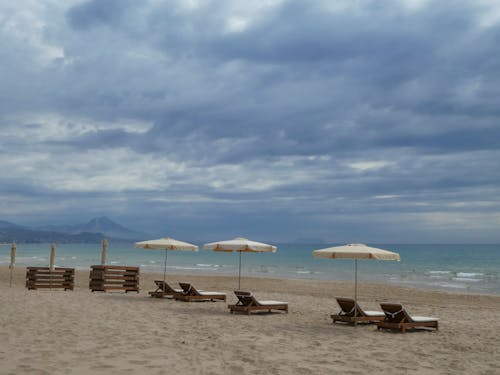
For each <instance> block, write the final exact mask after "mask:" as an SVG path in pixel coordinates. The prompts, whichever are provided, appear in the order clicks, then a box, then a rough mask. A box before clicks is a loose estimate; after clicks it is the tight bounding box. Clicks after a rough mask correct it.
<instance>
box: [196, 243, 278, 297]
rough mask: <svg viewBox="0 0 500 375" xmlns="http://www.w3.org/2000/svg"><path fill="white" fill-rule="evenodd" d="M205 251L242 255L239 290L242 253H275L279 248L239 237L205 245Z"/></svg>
mask: <svg viewBox="0 0 500 375" xmlns="http://www.w3.org/2000/svg"><path fill="white" fill-rule="evenodd" d="M203 248H204V249H205V250H213V251H222V252H232V251H237V252H239V253H240V256H239V268H238V290H239V289H240V285H241V253H243V252H246V253H262V252H270V253H275V252H276V250H278V248H277V247H276V246H273V245H268V244H265V243H262V242H256V241H250V240H248V239H246V238H243V237H237V238H235V239H233V240H227V241H219V242H211V243H207V244H205V245H203Z"/></svg>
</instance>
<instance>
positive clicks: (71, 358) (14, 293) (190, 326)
mask: <svg viewBox="0 0 500 375" xmlns="http://www.w3.org/2000/svg"><path fill="white" fill-rule="evenodd" d="M88 276H89V273H88V272H85V271H78V272H77V275H76V281H75V283H76V287H75V290H74V291H67V292H63V291H55V290H54V291H47V290H34V291H33V290H31V291H29V290H27V289H26V288H25V281H24V278H25V269H24V268H21V267H19V268H18V269H16V270H15V276H14V285H13V287H12V288H11V287H9V270H8V269H7V268H5V267H3V268H0V327H1V329H0V373H1V374H27V373H29V374H31V373H32V374H88V373H99V374H101V373H102V374H104V373H137V372H139V373H142V374H167V373H169V374H172V373H177V374H235V373H237V374H332V373H338V374H363V373H385V374H456V373H468V374H498V371H499V370H498V369H499V368H500V338H499V335H498V332H499V331H500V320H499V319H498V318H499V316H500V314H499V311H500V297H499V296H484V295H461V294H453V293H446V292H438V291H430V290H421V289H412V288H400V287H394V286H388V285H377V284H366V283H362V284H360V288H359V300H360V303H361V305H362V306H363V307H364V308H365V309H379V307H378V303H379V302H383V301H394V302H401V303H403V304H404V305H405V306H406V307H407V308H408V310H409V311H410V313H412V314H414V315H426V316H434V317H438V318H439V319H440V329H439V331H437V332H430V331H426V332H409V333H406V334H400V333H391V332H387V331H377V330H376V328H375V327H374V326H372V325H369V326H358V327H356V328H354V327H351V326H344V325H341V324H336V325H333V324H332V322H331V319H330V314H331V313H335V312H338V310H339V309H338V306H337V304H336V302H335V300H334V298H333V297H334V296H347V297H349V296H351V295H352V293H353V286H352V284H351V283H346V282H331V281H312V280H279V279H264V278H243V279H242V289H245V290H251V291H252V292H254V294H255V295H256V296H257V297H258V298H259V299H275V300H284V301H288V302H289V306H290V312H289V314H284V313H272V314H268V313H265V314H255V315H252V316H246V315H232V314H230V313H229V312H228V309H227V303H224V302H193V303H185V302H179V301H173V300H169V299H153V298H150V297H149V296H148V291H150V290H153V289H154V284H153V280H154V279H161V278H162V277H161V276H159V275H153V274H141V292H140V293H139V294H137V293H129V294H124V293H98V292H95V293H92V292H90V291H89V290H88ZM167 280H168V281H169V283H170V284H172V285H175V284H176V283H177V282H178V281H189V282H191V283H193V284H194V285H196V286H197V287H199V288H201V289H204V290H214V291H221V292H226V293H227V295H228V302H229V303H234V302H235V297H234V294H233V290H234V288H235V286H236V282H237V280H236V278H235V277H215V276H210V277H208V276H196V275H193V276H187V275H168V276H167Z"/></svg>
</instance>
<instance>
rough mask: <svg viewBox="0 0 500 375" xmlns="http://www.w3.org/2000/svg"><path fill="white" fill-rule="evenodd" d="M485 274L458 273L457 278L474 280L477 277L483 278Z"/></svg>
mask: <svg viewBox="0 0 500 375" xmlns="http://www.w3.org/2000/svg"><path fill="white" fill-rule="evenodd" d="M483 275H484V273H474V272H457V277H460V278H471V279H474V278H475V277H477V276H483Z"/></svg>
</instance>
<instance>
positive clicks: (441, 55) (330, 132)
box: [0, 0, 500, 243]
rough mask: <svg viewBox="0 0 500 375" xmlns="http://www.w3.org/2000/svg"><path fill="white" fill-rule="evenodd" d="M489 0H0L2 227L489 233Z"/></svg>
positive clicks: (271, 236)
mask: <svg viewBox="0 0 500 375" xmlns="http://www.w3.org/2000/svg"><path fill="white" fill-rule="evenodd" d="M499 46H500V4H499V2H496V1H477V0H476V1H473V2H472V1H440V0H436V1H423V0H406V1H403V0H399V1H384V0H373V1H368V0H366V1H363V0H359V1H353V0H345V1H333V0H324V1H312V0H304V1H286V0H283V1H280V0H262V1H234V0H232V1H229V0H228V1H224V0H213V1H198V0H178V1H159V0H150V1H135V0H95V1H60V0H52V1H43V2H42V1H38V0H17V1H9V0H0V61H1V63H0V129H1V133H0V172H1V173H0V220H8V221H12V222H15V223H18V224H25V225H34V224H61V223H80V222H85V221H88V220H89V219H91V218H92V217H94V216H101V215H106V216H108V217H110V218H111V219H112V220H114V221H117V222H118V223H121V224H123V225H126V226H128V227H130V228H132V229H135V230H138V231H145V232H148V233H150V234H152V235H160V234H163V235H170V236H173V237H176V238H179V239H183V240H187V241H188V240H192V241H196V240H222V239H227V238H232V237H235V236H240V235H243V236H247V237H250V238H252V239H255V240H263V241H264V240H265V241H275V242H277V241H294V240H297V239H302V240H311V241H326V242H334V243H340V242H368V243H370V242H372V243H373V242H385V243H398V242H417V243H426V242H448V243H450V242H451V243H457V242H500V47H499Z"/></svg>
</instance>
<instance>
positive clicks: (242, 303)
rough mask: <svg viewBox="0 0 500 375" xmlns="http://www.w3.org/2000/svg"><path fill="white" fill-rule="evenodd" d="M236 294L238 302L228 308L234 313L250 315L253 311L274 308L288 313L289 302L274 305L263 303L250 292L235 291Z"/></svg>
mask: <svg viewBox="0 0 500 375" xmlns="http://www.w3.org/2000/svg"><path fill="white" fill-rule="evenodd" d="M234 294H235V295H236V297H238V302H237V303H236V304H235V305H229V306H228V309H229V311H230V312H231V314H232V313H234V312H242V313H246V314H247V315H250V314H251V313H252V312H257V311H267V312H271V311H272V310H278V311H284V312H286V313H287V314H288V303H287V302H283V303H280V304H278V303H276V304H272V305H265V304H261V303H260V302H259V301H258V300H257V299H256V298H255V297H254V296H253V295H252V293H250V292H242V291H235V292H234Z"/></svg>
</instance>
